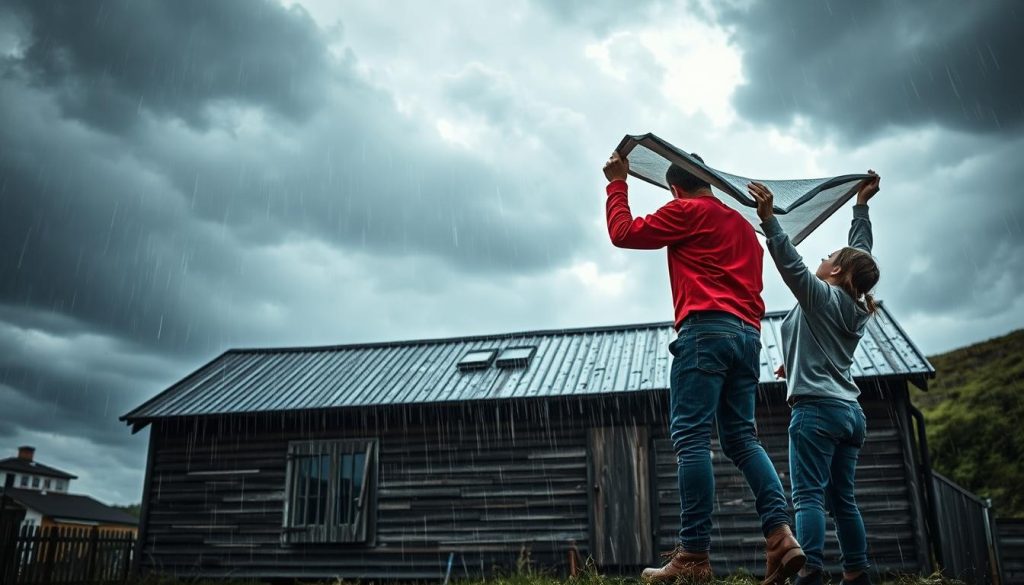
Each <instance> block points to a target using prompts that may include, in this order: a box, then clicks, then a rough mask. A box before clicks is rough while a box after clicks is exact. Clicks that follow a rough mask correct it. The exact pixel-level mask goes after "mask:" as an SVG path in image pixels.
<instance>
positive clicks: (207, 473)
mask: <svg viewBox="0 0 1024 585" xmlns="http://www.w3.org/2000/svg"><path fill="white" fill-rule="evenodd" d="M350 422H351V421H350ZM238 424H239V425H241V424H243V423H242V422H239V423H238ZM304 425H308V426H306V430H303V426H304ZM513 425H514V426H513ZM212 426H213V424H212V423H198V424H185V425H181V426H179V425H173V424H171V425H168V424H158V425H156V428H154V430H153V432H154V433H156V434H157V441H158V445H157V449H156V461H155V462H154V465H153V481H152V482H151V493H150V500H149V506H148V511H147V513H148V516H147V522H148V525H147V529H146V530H145V538H146V542H145V544H144V554H143V559H142V563H143V568H144V569H157V570H159V571H163V572H170V573H175V574H179V575H195V574H203V575H226V574H231V575H236V576H238V575H260V576H266V577H273V576H286V577H293V576H327V577H329V576H343V577H368V576H373V577H387V578H406V579H413V578H430V579H434V578H437V577H438V576H440V575H443V574H444V571H445V569H446V566H447V562H448V556H449V554H450V553H452V552H455V553H456V555H457V556H456V558H455V564H454V568H453V574H454V575H455V576H463V575H466V574H480V573H483V572H487V571H490V570H491V569H492V568H493V567H494V566H495V565H498V566H504V567H509V566H514V565H515V563H516V561H517V559H519V558H520V557H521V556H525V555H529V558H530V559H531V560H532V561H534V562H537V563H541V564H544V565H561V564H564V563H565V562H566V560H567V556H568V551H569V548H570V544H571V542H573V541H575V543H576V544H577V546H578V547H579V548H580V551H581V554H582V555H583V556H584V558H585V557H586V555H587V554H588V550H587V531H588V491H587V481H588V477H587V473H588V469H587V456H586V431H585V429H584V428H583V427H582V426H578V425H577V426H573V425H566V428H564V429H563V428H554V427H548V428H540V425H538V424H537V423H531V422H530V421H528V420H521V421H515V422H514V423H512V424H508V425H507V426H506V425H504V424H498V423H496V421H494V420H493V419H490V418H487V417H481V418H480V420H479V424H474V422H472V421H460V422H456V421H454V420H451V421H448V422H447V423H444V424H441V423H438V425H437V426H433V427H424V426H419V427H416V426H410V427H409V428H408V429H400V428H395V427H390V428H384V427H382V426H378V425H377V424H376V423H372V422H371V424H370V425H367V426H356V425H351V424H350V425H348V426H338V427H337V428H336V430H330V431H327V430H323V429H322V426H323V425H321V424H320V423H319V422H311V421H307V422H306V423H301V424H292V423H289V424H286V425H285V426H286V427H288V428H286V429H284V430H276V431H268V430H258V429H256V428H251V429H248V430H246V429H245V428H244V427H242V426H239V427H237V428H230V427H231V425H227V427H226V428H222V429H214V428H212ZM329 426H330V425H329ZM312 429H317V430H312ZM367 436H376V437H379V439H380V457H379V471H380V489H379V492H378V496H377V507H378V513H377V526H376V544H375V545H374V546H365V545H358V544H344V545H343V544H303V545H282V544H281V538H280V535H281V523H282V513H283V503H284V502H283V499H284V484H285V466H286V453H287V446H288V441H290V440H300V439H301V440H305V439H313V438H343V437H367ZM524 547H525V548H524Z"/></svg>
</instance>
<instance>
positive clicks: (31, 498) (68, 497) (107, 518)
mask: <svg viewBox="0 0 1024 585" xmlns="http://www.w3.org/2000/svg"><path fill="white" fill-rule="evenodd" d="M7 495H8V496H10V497H11V498H12V499H14V500H15V501H16V502H18V503H19V504H21V505H22V506H24V507H26V508H29V509H32V510H35V511H36V512H39V513H40V514H42V515H43V516H48V517H50V518H54V519H57V520H77V521H82V522H96V523H99V524H124V525H129V526H135V525H137V524H138V523H139V520H138V518H136V517H135V516H132V515H131V514H129V513H128V512H125V511H124V510H118V509H117V508H112V507H110V506H108V505H106V504H104V503H102V502H99V501H97V500H94V499H92V498H91V497H89V496H85V495H81V494H61V493H57V492H40V491H37V490H23V489H14V488H12V489H9V490H7Z"/></svg>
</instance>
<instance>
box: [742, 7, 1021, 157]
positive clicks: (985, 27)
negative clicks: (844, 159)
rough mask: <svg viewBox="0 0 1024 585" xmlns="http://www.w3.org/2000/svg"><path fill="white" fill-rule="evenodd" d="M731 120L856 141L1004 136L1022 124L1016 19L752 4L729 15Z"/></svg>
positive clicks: (974, 10)
mask: <svg viewBox="0 0 1024 585" xmlns="http://www.w3.org/2000/svg"><path fill="white" fill-rule="evenodd" d="M724 21H725V22H726V23H728V24H733V25H734V26H735V35H734V39H735V42H736V43H737V44H739V45H740V46H741V47H742V50H743V72H744V76H745V77H746V79H747V83H746V84H745V85H743V86H741V87H740V88H738V89H737V91H736V94H735V105H736V107H737V109H738V110H739V112H740V114H741V115H743V116H745V117H747V118H750V119H753V120H758V121H762V122H768V123H773V124H785V123H787V121H789V120H791V119H792V118H793V117H794V116H804V117H806V118H810V119H812V120H813V122H814V127H815V128H816V129H820V128H822V127H826V128H832V129H837V130H839V131H840V132H841V133H844V134H846V135H847V137H853V136H857V137H858V138H857V141H858V142H862V141H866V140H867V139H869V138H871V137H873V136H874V135H876V134H877V133H878V132H879V131H880V130H882V129H884V128H886V127H887V126H890V125H895V126H903V127H908V126H918V125H926V124H929V123H934V124H938V125H940V126H944V127H948V128H951V129H957V130H965V131H968V132H979V133H1000V134H1004V135H1007V136H1009V135H1013V134H1014V133H1016V132H1018V131H1019V129H1020V127H1021V125H1022V122H1024V76H1022V75H1021V74H1020V72H1021V71H1022V70H1024V35H1022V34H1020V31H1021V30H1024V9H1022V6H1021V5H1020V4H1019V3H1017V2H1014V1H1013V0H1003V1H993V2H957V1H952V0H949V1H941V2H895V1H892V0H869V1H864V2H832V1H828V0H807V1H804V2H781V3H780V2H753V3H750V5H749V7H747V8H746V9H744V10H736V11H731V12H728V13H726V14H725V15H724Z"/></svg>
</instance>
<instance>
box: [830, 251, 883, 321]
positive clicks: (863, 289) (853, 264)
mask: <svg viewBox="0 0 1024 585" xmlns="http://www.w3.org/2000/svg"><path fill="white" fill-rule="evenodd" d="M832 266H833V267H835V268H838V269H840V270H841V272H840V273H839V286H840V287H841V288H842V289H843V290H845V291H846V292H847V294H849V295H850V296H851V297H853V299H854V300H860V298H861V297H862V296H863V297H864V306H865V307H866V308H867V310H868V312H869V313H874V312H875V311H876V310H877V309H878V304H877V303H876V302H875V297H874V296H873V295H872V294H871V289H873V288H875V285H876V284H878V278H879V276H880V274H879V272H878V264H877V263H875V259H874V258H873V257H872V256H871V254H868V253H867V252H865V251H864V250H858V249H857V248H850V247H846V248H843V249H842V250H840V251H839V253H838V254H836V258H835V260H833V261H832Z"/></svg>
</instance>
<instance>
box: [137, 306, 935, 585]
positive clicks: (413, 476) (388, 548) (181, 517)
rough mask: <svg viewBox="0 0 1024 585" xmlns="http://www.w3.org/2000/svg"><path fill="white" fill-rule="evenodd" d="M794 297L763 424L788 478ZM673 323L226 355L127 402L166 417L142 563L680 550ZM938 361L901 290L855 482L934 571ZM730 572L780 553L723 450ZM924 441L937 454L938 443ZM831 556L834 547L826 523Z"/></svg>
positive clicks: (526, 558) (895, 561) (890, 548)
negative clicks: (926, 412) (900, 319)
mask: <svg viewBox="0 0 1024 585" xmlns="http://www.w3.org/2000/svg"><path fill="white" fill-rule="evenodd" d="M783 316H784V315H783V314H782V313H773V314H769V315H768V316H767V317H766V318H765V320H764V326H763V329H762V340H763V346H764V349H763V355H762V360H761V380H762V386H761V391H760V396H759V405H758V421H759V428H760V432H761V435H762V440H763V442H764V443H765V445H766V447H767V448H768V451H769V453H770V454H771V456H772V458H773V460H774V462H775V464H776V465H777V466H778V470H779V472H780V473H781V474H782V476H783V483H784V484H785V485H786V488H787V492H788V489H789V485H788V484H789V482H788V458H787V448H786V445H787V440H786V429H787V426H788V422H789V408H788V407H787V405H786V404H785V401H784V398H785V389H784V387H783V385H781V384H779V383H778V382H776V381H775V379H774V375H773V374H772V372H773V371H774V369H775V368H776V367H777V366H778V365H779V363H780V351H779V340H780V337H779V335H780V334H779V327H780V324H781V321H782V318H783ZM674 335H675V333H674V331H673V329H672V326H671V324H668V323H657V324H645V325H623V326H619V327H600V328H587V329H567V330H554V331H535V332H527V333H509V334H500V335H488V336H477V337H463V338H457V339H432V340H417V341H397V342H393V343H372V344H360V345H344V346H333V347H299V348H274V349H235V350H230V351H227V352H225V353H224V354H222V355H220V356H219V357H217V358H216V359H214V360H213V361H211V362H210V363H208V364H206V365H205V366H203V367H201V368H200V369H198V370H197V371H195V372H193V373H192V374H190V375H188V376H187V377H185V378H184V379H182V380H181V381H180V382H178V383H176V384H174V385H173V386H172V387H170V388H168V389H167V390H166V391H164V392H162V393H161V394H159V395H158V396H156V397H154V398H153V399H151V400H149V401H148V402H146V403H144V404H142V405H141V406H139V407H138V408H136V409H135V410H133V411H132V412H130V413H128V414H126V415H124V416H123V417H122V420H124V421H125V422H127V423H128V424H129V425H131V426H132V428H133V429H134V430H135V431H138V430H139V429H142V428H144V427H146V426H147V425H148V426H151V430H150V438H149V456H148V463H147V466H146V478H145V488H144V495H143V506H142V518H141V525H140V535H139V536H140V541H139V547H140V550H139V553H140V554H139V555H138V557H137V558H138V559H139V562H140V563H141V565H140V568H141V569H142V570H144V571H160V572H165V573H171V574H175V575H179V576H200V575H201V576H222V575H231V576H236V577H239V576H258V577H263V578H273V577H305V578H313V577H347V578H361V579H377V578H379V579H405V580H412V579H438V578H443V577H444V575H445V574H446V572H448V571H450V572H451V575H452V577H453V578H458V577H463V576H466V575H469V576H479V575H480V574H486V573H490V572H492V571H495V570H511V569H514V568H515V567H516V566H517V563H520V564H522V563H524V562H529V563H531V564H533V565H534V566H537V567H546V568H553V570H555V571H561V572H563V573H565V572H568V571H569V570H570V568H571V567H572V566H573V564H574V563H578V562H579V560H581V559H582V560H585V559H587V558H588V557H592V558H593V559H594V561H595V562H596V563H597V565H598V566H599V567H600V569H601V570H603V571H610V572H631V571H635V570H636V569H637V568H638V567H640V566H643V565H646V564H650V563H656V562H658V553H659V552H663V551H666V550H669V549H671V548H672V547H673V545H674V543H675V539H676V533H677V530H678V523H679V517H678V513H679V501H678V496H677V492H676V483H675V482H676V463H675V456H674V454H673V453H672V449H671V444H670V442H669V440H668V438H667V424H668V422H667V394H668V392H667V388H668V386H669V381H668V371H669V362H670V354H669V352H668V350H667V346H668V343H669V341H670V340H671V339H673V337H674ZM933 374H934V371H933V369H932V367H931V365H930V364H929V363H928V362H927V360H926V359H925V357H924V356H923V355H922V354H921V352H920V351H919V350H918V349H917V348H916V347H915V345H914V343H913V342H912V341H911V340H910V339H909V338H908V337H907V335H906V334H905V333H904V332H903V330H902V329H901V328H900V327H899V325H898V324H897V323H896V321H895V320H894V319H893V317H892V315H891V314H890V313H889V311H888V310H886V309H885V308H884V307H883V309H882V310H881V311H880V313H879V314H878V316H877V318H875V319H874V320H873V321H872V323H871V325H870V326H869V333H868V335H867V336H866V337H865V338H864V340H863V342H862V343H861V346H860V349H859V350H858V354H857V363H856V371H855V377H856V379H857V381H858V384H859V385H860V386H861V388H862V390H863V395H862V399H861V402H862V404H863V406H864V409H865V411H866V412H867V415H868V425H869V439H868V443H867V445H866V446H865V449H864V451H863V454H862V457H861V460H860V469H859V470H858V492H857V497H858V500H859V502H860V505H861V507H862V510H863V512H864V515H865V521H866V524H867V530H868V535H869V537H870V556H871V562H872V563H873V565H874V568H875V569H876V570H878V571H879V572H890V571H897V572H930V571H931V570H932V566H931V560H930V554H929V547H930V546H931V545H930V543H929V539H928V534H929V531H928V530H927V528H926V527H927V525H928V522H929V520H928V518H929V510H928V507H929V506H928V505H927V504H926V502H927V500H928V498H927V497H926V490H925V489H924V488H923V487H922V481H921V478H923V477H925V475H926V474H924V473H922V471H923V470H922V462H923V463H924V464H927V459H926V455H927V453H926V452H923V451H922V450H921V449H920V447H919V443H918V442H917V440H916V437H917V434H916V433H917V431H916V429H915V427H914V424H913V423H912V418H913V417H912V413H913V410H914V409H913V407H912V405H911V404H910V400H909V394H908V384H915V385H918V386H921V387H923V386H925V384H926V381H927V379H928V378H930V377H931V376H932V375H933ZM714 449H715V450H714V461H715V476H716V482H717V499H716V508H715V515H714V519H715V532H714V533H713V541H712V554H713V557H712V558H713V561H714V564H715V568H716V571H718V572H719V573H725V572H727V571H733V570H736V569H740V568H742V569H746V570H748V571H750V572H752V573H755V574H757V573H759V572H760V571H761V570H762V568H763V566H762V563H763V538H762V536H761V534H760V530H759V523H758V520H757V516H756V515H755V513H754V510H753V501H752V500H753V497H752V494H751V492H750V491H749V489H748V488H747V487H746V485H745V483H744V482H743V479H742V477H741V475H740V474H739V473H738V472H737V471H736V470H735V468H733V466H732V465H731V464H730V463H729V461H728V460H726V459H725V458H724V457H723V456H722V455H721V452H720V451H719V450H718V446H717V445H715V446H714ZM923 456H924V458H923ZM827 555H828V557H827V558H828V559H829V560H830V561H833V565H832V567H831V569H832V570H836V569H838V567H837V566H836V564H835V563H834V561H835V560H836V559H837V558H838V550H837V546H836V542H835V540H834V538H832V537H831V536H830V540H829V542H828V550H827Z"/></svg>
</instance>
